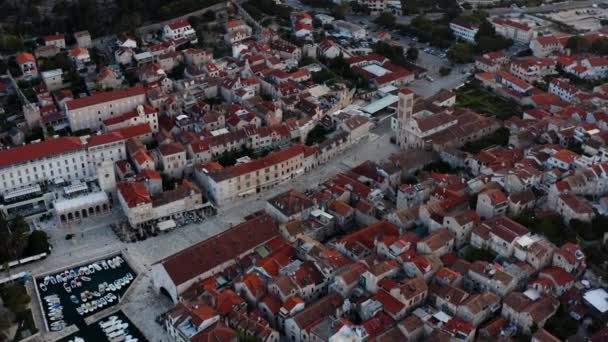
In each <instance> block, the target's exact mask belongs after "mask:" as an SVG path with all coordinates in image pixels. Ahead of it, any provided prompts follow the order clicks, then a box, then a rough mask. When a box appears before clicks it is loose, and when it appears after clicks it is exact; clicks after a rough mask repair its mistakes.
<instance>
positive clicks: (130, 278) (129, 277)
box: [126, 272, 133, 280]
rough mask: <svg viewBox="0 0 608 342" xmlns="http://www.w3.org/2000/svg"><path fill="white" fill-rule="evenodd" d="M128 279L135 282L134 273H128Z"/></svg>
mask: <svg viewBox="0 0 608 342" xmlns="http://www.w3.org/2000/svg"><path fill="white" fill-rule="evenodd" d="M126 277H127V279H129V280H133V273H131V272H129V273H127V275H126Z"/></svg>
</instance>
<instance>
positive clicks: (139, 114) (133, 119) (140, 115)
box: [103, 104, 158, 133]
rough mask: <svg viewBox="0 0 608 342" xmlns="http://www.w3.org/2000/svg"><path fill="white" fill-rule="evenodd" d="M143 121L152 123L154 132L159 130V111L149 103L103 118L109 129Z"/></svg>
mask: <svg viewBox="0 0 608 342" xmlns="http://www.w3.org/2000/svg"><path fill="white" fill-rule="evenodd" d="M142 123H147V124H148V125H150V128H151V129H152V132H154V133H157V132H158V111H157V110H156V109H155V108H154V107H152V106H151V105H149V104H144V105H140V106H137V108H135V109H134V110H132V111H129V112H126V113H122V114H120V115H117V116H114V117H111V118H108V119H105V120H103V124H104V126H105V129H106V130H108V131H112V130H116V129H121V128H125V127H131V126H136V125H139V124H142Z"/></svg>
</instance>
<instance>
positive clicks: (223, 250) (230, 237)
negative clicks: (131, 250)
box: [160, 214, 279, 286]
mask: <svg viewBox="0 0 608 342" xmlns="http://www.w3.org/2000/svg"><path fill="white" fill-rule="evenodd" d="M278 236H279V230H278V227H277V225H276V223H275V221H274V220H273V219H272V217H270V216H269V215H268V214H262V215H259V216H256V217H254V218H251V219H250V220H248V221H245V222H243V223H241V224H238V225H236V226H234V227H233V228H230V229H228V230H226V231H224V232H223V233H221V234H218V235H216V236H214V237H212V238H210V239H207V240H204V241H201V242H199V243H197V244H195V245H192V246H190V247H188V248H186V249H184V250H182V251H180V252H178V253H176V254H173V255H171V256H169V257H167V258H165V259H163V260H162V261H161V262H160V263H161V264H162V266H163V267H164V269H165V271H166V272H167V274H168V275H169V277H170V278H171V280H173V282H174V283H175V285H176V286H177V285H180V284H183V283H185V282H187V281H188V280H190V279H193V278H195V277H197V276H199V275H201V274H203V273H205V272H207V271H209V270H211V269H213V268H215V267H217V266H219V265H222V264H224V263H225V262H227V261H230V260H233V259H234V258H236V257H237V256H240V255H242V254H244V253H246V252H247V251H249V250H251V249H254V248H256V247H257V246H259V245H262V244H264V243H265V242H267V241H269V240H271V239H273V238H276V237H278Z"/></svg>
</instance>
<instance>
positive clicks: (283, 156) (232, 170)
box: [209, 144, 308, 182]
mask: <svg viewBox="0 0 608 342" xmlns="http://www.w3.org/2000/svg"><path fill="white" fill-rule="evenodd" d="M307 149H308V148H307V146H304V145H301V144H298V145H293V146H291V147H289V148H286V149H284V150H279V151H277V152H273V153H271V154H269V155H268V156H266V157H263V158H260V159H256V160H253V161H251V162H249V163H243V164H238V165H234V166H230V167H226V168H223V169H220V170H213V171H209V175H210V177H211V178H213V179H214V180H215V181H216V182H221V181H223V180H226V179H229V178H234V177H237V176H241V175H245V174H248V173H250V172H254V171H256V170H261V169H264V168H266V167H269V166H273V165H276V164H279V163H282V162H284V161H287V160H290V159H292V158H295V157H296V156H298V155H299V154H302V155H303V154H304V152H305V151H306V150H307Z"/></svg>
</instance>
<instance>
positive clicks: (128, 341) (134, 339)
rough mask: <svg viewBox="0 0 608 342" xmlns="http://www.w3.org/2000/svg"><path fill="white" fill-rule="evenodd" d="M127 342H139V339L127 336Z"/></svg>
mask: <svg viewBox="0 0 608 342" xmlns="http://www.w3.org/2000/svg"><path fill="white" fill-rule="evenodd" d="M125 342H137V338H135V337H133V336H131V335H127V337H125Z"/></svg>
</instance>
